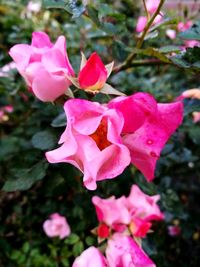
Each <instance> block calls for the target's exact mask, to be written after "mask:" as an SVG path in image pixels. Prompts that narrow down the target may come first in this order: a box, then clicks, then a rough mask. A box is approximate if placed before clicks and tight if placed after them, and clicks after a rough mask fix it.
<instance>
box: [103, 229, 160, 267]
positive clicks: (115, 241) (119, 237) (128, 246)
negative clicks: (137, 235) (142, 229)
mask: <svg viewBox="0 0 200 267" xmlns="http://www.w3.org/2000/svg"><path fill="white" fill-rule="evenodd" d="M106 257H107V260H108V265H109V267H130V266H134V267H156V266H155V264H154V263H153V262H152V260H151V259H150V258H149V257H148V256H147V255H146V253H145V252H144V251H143V250H142V248H140V247H139V246H138V244H137V243H136V242H135V241H134V240H133V239H132V238H131V237H129V236H125V235H123V234H119V233H116V234H114V235H113V236H112V238H111V239H110V240H109V241H108V246H107V248H106Z"/></svg>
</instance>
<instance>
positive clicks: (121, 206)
mask: <svg viewBox="0 0 200 267" xmlns="http://www.w3.org/2000/svg"><path fill="white" fill-rule="evenodd" d="M92 203H93V204H94V206H95V209H96V213H97V217H98V220H99V222H103V223H106V224H107V225H109V226H110V227H112V228H114V229H116V227H117V226H121V227H122V226H123V227H122V230H124V229H125V228H126V226H125V225H127V224H129V223H130V221H131V216H130V213H129V211H128V209H127V207H126V198H125V197H124V196H122V197H121V198H118V199H116V198H115V197H114V196H112V197H110V198H107V199H102V198H100V197H98V196H94V197H93V198H92ZM124 226H125V227H124ZM121 227H120V228H118V230H121Z"/></svg>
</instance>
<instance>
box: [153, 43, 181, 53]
mask: <svg viewBox="0 0 200 267" xmlns="http://www.w3.org/2000/svg"><path fill="white" fill-rule="evenodd" d="M158 51H159V52H160V53H164V54H168V53H172V52H180V51H181V50H180V47H179V46H175V45H166V46H163V47H161V48H159V49H158Z"/></svg>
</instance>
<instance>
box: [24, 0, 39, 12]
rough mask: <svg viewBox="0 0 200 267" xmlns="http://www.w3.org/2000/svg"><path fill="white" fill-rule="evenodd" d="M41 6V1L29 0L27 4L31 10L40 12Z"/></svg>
mask: <svg viewBox="0 0 200 267" xmlns="http://www.w3.org/2000/svg"><path fill="white" fill-rule="evenodd" d="M41 6H42V3H41V2H39V1H38V2H33V1H29V2H28V5H27V9H28V11H30V12H35V13H38V12H40V10H41Z"/></svg>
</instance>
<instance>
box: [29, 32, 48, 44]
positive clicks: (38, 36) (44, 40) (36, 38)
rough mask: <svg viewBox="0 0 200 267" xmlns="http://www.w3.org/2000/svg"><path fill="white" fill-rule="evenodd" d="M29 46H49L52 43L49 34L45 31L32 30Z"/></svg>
mask: <svg viewBox="0 0 200 267" xmlns="http://www.w3.org/2000/svg"><path fill="white" fill-rule="evenodd" d="M31 46H34V47H37V48H44V47H49V48H51V47H52V46H53V44H52V43H51V40H50V38H49V36H48V35H47V34H46V33H45V32H33V33H32V42H31Z"/></svg>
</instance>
